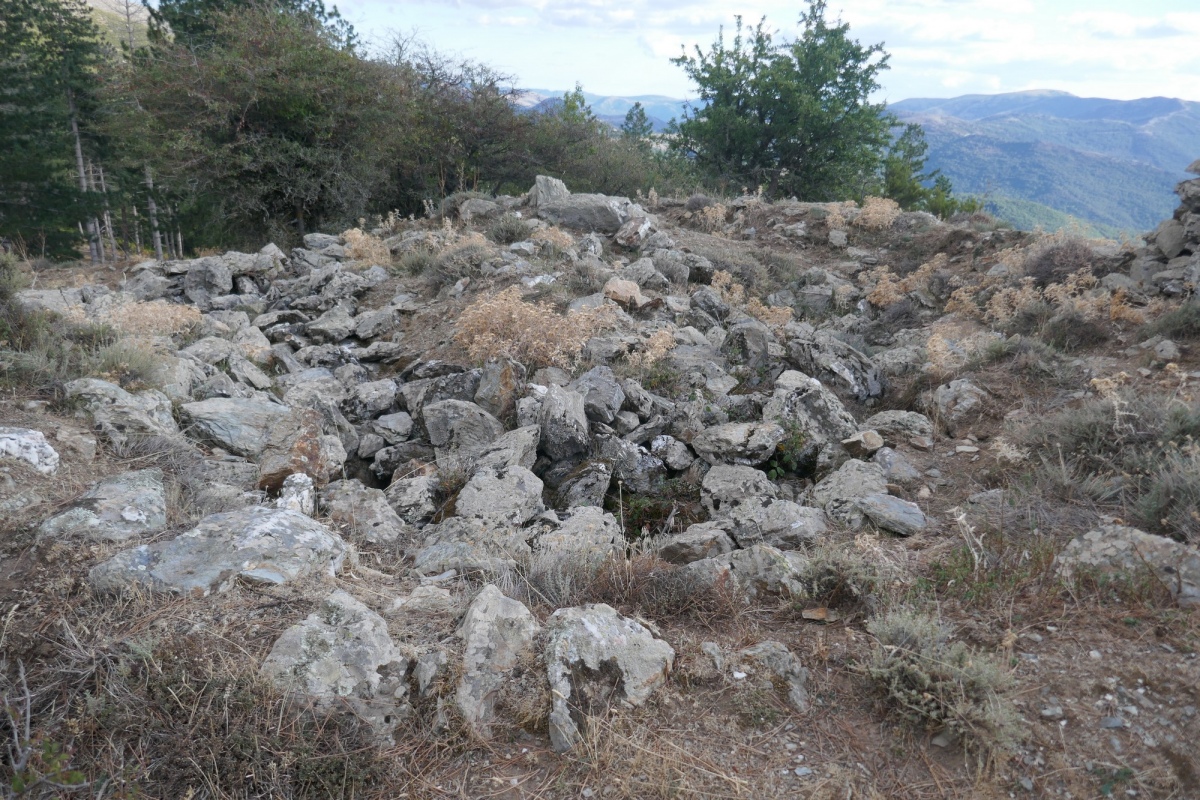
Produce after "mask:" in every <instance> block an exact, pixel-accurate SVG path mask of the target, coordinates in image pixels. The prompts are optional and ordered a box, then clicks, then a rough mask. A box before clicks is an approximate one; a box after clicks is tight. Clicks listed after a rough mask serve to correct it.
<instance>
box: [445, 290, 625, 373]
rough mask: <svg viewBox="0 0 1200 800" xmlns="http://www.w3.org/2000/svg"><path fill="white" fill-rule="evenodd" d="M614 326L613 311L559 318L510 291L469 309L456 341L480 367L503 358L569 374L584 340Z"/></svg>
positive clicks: (518, 292) (546, 307) (542, 305)
mask: <svg viewBox="0 0 1200 800" xmlns="http://www.w3.org/2000/svg"><path fill="white" fill-rule="evenodd" d="M615 324H616V313H615V311H614V310H613V308H612V307H611V306H608V305H605V306H601V307H600V308H596V309H591V310H588V311H572V312H568V313H567V314H565V315H564V314H559V313H558V312H557V311H556V310H555V309H554V308H553V307H551V306H550V305H548V304H545V303H527V302H525V301H524V300H522V299H521V290H520V288H519V287H516V286H512V287H509V288H508V289H505V290H504V291H503V292H500V293H499V294H495V295H492V296H490V297H483V298H480V299H479V300H476V301H475V302H474V303H472V304H471V305H469V306H467V308H466V309H464V310H463V312H462V314H461V315H460V316H459V318H458V332H457V333H456V334H455V335H454V340H455V341H456V342H457V343H458V344H460V345H462V346H463V347H464V348H466V350H467V353H468V354H469V355H470V357H471V358H472V359H474V360H475V361H478V362H479V363H483V362H485V361H487V360H488V359H490V358H501V357H504V358H511V359H514V360H516V361H520V362H521V363H523V364H525V365H526V366H527V367H530V368H532V369H536V368H537V367H544V366H555V367H561V368H563V369H570V368H571V367H573V366H574V365H575V362H576V361H577V360H578V358H579V353H580V351H581V350H583V346H584V345H585V344H586V343H587V340H588V339H590V338H592V337H593V336H595V335H596V334H597V333H599V332H600V331H602V330H605V329H606V328H611V327H612V326H613V325H615Z"/></svg>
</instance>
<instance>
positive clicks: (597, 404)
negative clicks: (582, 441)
mask: <svg viewBox="0 0 1200 800" xmlns="http://www.w3.org/2000/svg"><path fill="white" fill-rule="evenodd" d="M570 389H571V390H572V391H574V392H578V393H579V394H581V395H583V410H584V414H585V415H586V416H587V418H588V419H590V420H593V421H595V422H603V423H605V424H608V423H610V422H612V421H613V419H614V418H615V417H616V415H617V412H618V411H620V410H621V405H622V404H623V403H624V402H625V392H624V391H623V390H622V389H621V385H620V384H619V383H618V382H617V378H616V376H615V375H613V371H612V370H611V369H609V368H608V367H593V368H592V369H590V370H588V371H587V372H585V373H583V374H582V375H580V376H579V377H578V378H576V379H575V381H574V382H572V384H571V386H570Z"/></svg>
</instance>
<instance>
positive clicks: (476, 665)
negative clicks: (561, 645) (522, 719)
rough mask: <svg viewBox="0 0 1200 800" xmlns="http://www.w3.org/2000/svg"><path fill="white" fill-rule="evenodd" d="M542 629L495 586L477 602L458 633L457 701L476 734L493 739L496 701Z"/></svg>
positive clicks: (476, 599) (485, 588)
mask: <svg viewBox="0 0 1200 800" xmlns="http://www.w3.org/2000/svg"><path fill="white" fill-rule="evenodd" d="M540 628H541V626H540V625H538V623H537V620H536V619H534V617H533V614H531V613H530V612H529V609H528V608H526V607H525V606H524V605H523V604H522V603H520V602H519V601H517V600H512V599H510V598H508V597H505V596H504V595H503V594H502V593H501V592H500V590H499V589H497V588H496V587H495V586H493V585H492V584H488V585H486V586H484V587H483V589H481V590H480V592H479V594H477V595H476V596H475V599H474V600H473V601H472V602H471V605H470V607H469V608H468V609H467V613H466V615H465V616H464V617H463V621H462V624H461V625H460V626H459V629H458V635H459V638H461V639H462V642H463V655H462V677H461V678H459V680H458V687H457V689H456V691H455V694H454V700H455V702H456V703H457V704H458V708H459V710H460V711H461V712H462V715H463V718H464V719H465V721H466V722H467V724H468V725H470V726H471V727H472V729H473V730H474V731H475V732H476V733H478V734H481V735H487V731H488V725H489V723H490V722H492V721H493V719H494V718H495V713H496V697H497V695H498V694H499V692H500V690H501V689H502V688H503V686H504V685H505V683H507V682H508V681H509V680H510V676H511V674H512V671H513V669H514V668H515V667H516V666H517V665H518V663H519V662H520V660H521V659H522V657H524V656H525V654H526V653H528V652H529V651H530V649H531V648H532V645H533V639H534V636H535V635H536V634H537V632H538V630H539V629H540Z"/></svg>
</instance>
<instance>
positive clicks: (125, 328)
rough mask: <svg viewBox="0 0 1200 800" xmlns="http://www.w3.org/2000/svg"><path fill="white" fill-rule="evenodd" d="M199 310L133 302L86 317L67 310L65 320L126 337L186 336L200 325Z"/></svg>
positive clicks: (81, 312) (78, 309)
mask: <svg viewBox="0 0 1200 800" xmlns="http://www.w3.org/2000/svg"><path fill="white" fill-rule="evenodd" d="M201 316H202V315H201V313H200V310H199V309H197V308H196V307H195V306H188V305H179V304H177V303H168V302H167V301H166V300H150V301H148V302H140V301H133V302H129V303H122V304H120V305H114V306H111V307H108V308H105V309H103V310H102V311H101V312H99V313H97V314H94V315H93V316H90V317H89V316H88V314H87V312H86V311H85V310H84V309H83V308H82V307H80V306H75V307H72V308H69V309H68V310H67V314H66V317H67V319H69V320H71V321H73V322H77V323H92V324H100V325H107V326H109V327H110V328H112V329H113V330H115V331H116V332H117V333H120V334H125V335H129V336H138V337H149V336H174V335H176V334H181V333H187V332H189V331H191V330H193V329H194V328H195V327H196V326H198V325H199V324H200V320H201Z"/></svg>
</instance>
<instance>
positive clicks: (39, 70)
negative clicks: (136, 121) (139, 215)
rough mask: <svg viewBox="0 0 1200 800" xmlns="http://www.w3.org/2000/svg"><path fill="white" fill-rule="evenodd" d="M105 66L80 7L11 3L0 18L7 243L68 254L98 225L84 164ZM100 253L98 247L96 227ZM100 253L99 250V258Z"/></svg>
mask: <svg viewBox="0 0 1200 800" xmlns="http://www.w3.org/2000/svg"><path fill="white" fill-rule="evenodd" d="M104 58H105V50H104V46H103V44H102V39H101V35H100V31H99V29H98V28H97V27H96V25H95V24H94V23H93V22H92V18H91V12H90V10H89V9H88V7H87V5H86V4H85V3H83V2H82V0H6V7H5V12H4V14H3V15H2V16H0V236H3V237H6V238H9V239H11V240H14V241H16V240H20V241H22V242H24V243H25V244H26V246H27V247H29V248H30V250H31V251H33V252H35V253H37V254H43V253H44V254H46V255H54V256H66V255H69V254H71V253H72V252H73V250H74V246H75V245H76V244H77V242H78V240H79V235H78V225H79V224H81V223H86V224H88V225H89V226H95V222H94V214H95V210H96V208H97V206H98V204H97V203H96V202H95V201H96V198H95V197H94V196H92V195H90V193H89V191H88V183H87V178H86V174H85V167H84V160H85V159H84V156H85V150H86V149H87V148H88V141H87V137H88V121H89V119H90V118H91V116H92V115H93V114H94V112H95V103H96V100H95V98H96V89H97V80H98V69H99V67H100V65H101V64H102V63H103V61H104ZM91 239H92V246H93V248H99V247H100V246H101V244H100V241H99V230H98V227H93V230H92V231H91ZM94 252H98V250H95V251H94Z"/></svg>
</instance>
